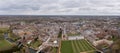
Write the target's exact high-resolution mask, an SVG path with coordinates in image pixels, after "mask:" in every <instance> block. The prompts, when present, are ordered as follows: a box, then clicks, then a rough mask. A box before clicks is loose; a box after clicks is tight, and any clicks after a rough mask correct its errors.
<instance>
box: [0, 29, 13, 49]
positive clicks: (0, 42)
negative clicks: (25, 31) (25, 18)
mask: <svg viewBox="0 0 120 53" xmlns="http://www.w3.org/2000/svg"><path fill="white" fill-rule="evenodd" d="M7 31H8V29H7V28H0V51H5V50H9V49H11V48H12V47H13V45H12V44H11V43H10V42H8V41H7V40H5V39H4V36H3V34H4V33H5V32H7Z"/></svg>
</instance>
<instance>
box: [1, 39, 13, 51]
mask: <svg viewBox="0 0 120 53" xmlns="http://www.w3.org/2000/svg"><path fill="white" fill-rule="evenodd" d="M12 47H13V45H12V44H11V43H9V42H8V41H6V40H0V51H4V50H9V49H11V48H12Z"/></svg>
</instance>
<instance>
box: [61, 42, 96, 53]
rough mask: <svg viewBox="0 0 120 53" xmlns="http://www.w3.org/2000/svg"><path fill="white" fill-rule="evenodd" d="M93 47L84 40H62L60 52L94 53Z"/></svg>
mask: <svg viewBox="0 0 120 53" xmlns="http://www.w3.org/2000/svg"><path fill="white" fill-rule="evenodd" d="M94 51H95V48H93V47H92V45H91V44H90V43H88V42H87V41H86V40H72V41H62V44H61V53H80V52H81V53H82V52H83V53H84V52H85V53H94Z"/></svg>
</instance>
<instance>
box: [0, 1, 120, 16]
mask: <svg viewBox="0 0 120 53" xmlns="http://www.w3.org/2000/svg"><path fill="white" fill-rule="evenodd" d="M119 7H120V1H119V0H0V14H58V15H59V14H93V15H94V14H119V13H120V8H119ZM10 12H11V13H10Z"/></svg>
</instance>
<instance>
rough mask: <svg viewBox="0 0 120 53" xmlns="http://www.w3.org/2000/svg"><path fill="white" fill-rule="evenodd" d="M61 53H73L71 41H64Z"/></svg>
mask: <svg viewBox="0 0 120 53" xmlns="http://www.w3.org/2000/svg"><path fill="white" fill-rule="evenodd" d="M61 46H62V47H61V53H73V49H72V44H71V41H62V44H61Z"/></svg>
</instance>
